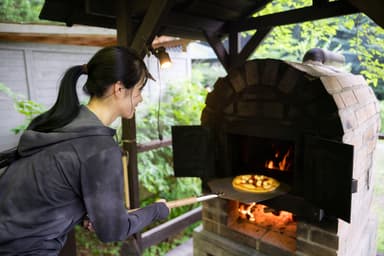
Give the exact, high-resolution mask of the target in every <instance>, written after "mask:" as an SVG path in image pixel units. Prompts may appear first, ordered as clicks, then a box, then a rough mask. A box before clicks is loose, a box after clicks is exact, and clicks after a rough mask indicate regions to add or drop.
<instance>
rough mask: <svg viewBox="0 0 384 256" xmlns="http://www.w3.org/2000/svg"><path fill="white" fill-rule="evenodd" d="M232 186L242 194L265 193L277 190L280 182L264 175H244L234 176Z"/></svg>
mask: <svg viewBox="0 0 384 256" xmlns="http://www.w3.org/2000/svg"><path fill="white" fill-rule="evenodd" d="M232 186H233V187H234V188H235V189H237V190H240V191H243V192H251V193H267V192H271V191H274V190H275V189H276V188H278V187H279V186H280V182H279V181H277V180H276V179H274V178H271V177H268V176H265V175H257V174H246V175H239V176H236V177H235V178H234V179H233V180H232Z"/></svg>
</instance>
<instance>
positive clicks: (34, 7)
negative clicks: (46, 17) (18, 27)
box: [0, 0, 44, 23]
mask: <svg viewBox="0 0 384 256" xmlns="http://www.w3.org/2000/svg"><path fill="white" fill-rule="evenodd" d="M43 4H44V0H0V21H1V22H19V23H24V22H38V21H39V14H40V11H41V8H42V6H43Z"/></svg>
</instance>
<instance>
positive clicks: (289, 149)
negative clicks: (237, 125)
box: [228, 134, 295, 183]
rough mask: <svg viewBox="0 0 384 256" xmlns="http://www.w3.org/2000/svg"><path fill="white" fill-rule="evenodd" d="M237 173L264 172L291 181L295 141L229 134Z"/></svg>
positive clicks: (234, 168) (233, 166)
mask: <svg viewBox="0 0 384 256" xmlns="http://www.w3.org/2000/svg"><path fill="white" fill-rule="evenodd" d="M228 141H229V145H231V146H230V150H231V152H230V155H231V157H232V159H231V160H232V169H233V171H234V174H235V175H241V174H247V173H249V174H263V175H266V176H270V177H274V178H277V179H279V180H282V181H285V182H288V183H291V180H292V177H293V171H294V159H295V155H294V154H295V151H294V145H295V144H294V142H293V141H288V140H279V139H271V138H259V137H254V136H246V135H233V134H230V135H228Z"/></svg>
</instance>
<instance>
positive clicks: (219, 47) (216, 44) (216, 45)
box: [203, 30, 230, 72]
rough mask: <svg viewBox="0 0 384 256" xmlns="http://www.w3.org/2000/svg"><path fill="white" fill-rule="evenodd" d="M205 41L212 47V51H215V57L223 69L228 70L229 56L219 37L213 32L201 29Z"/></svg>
mask: <svg viewBox="0 0 384 256" xmlns="http://www.w3.org/2000/svg"><path fill="white" fill-rule="evenodd" d="M203 33H204V35H205V38H206V39H207V42H208V43H209V45H210V46H211V47H212V49H213V51H214V52H215V53H216V56H217V58H218V59H219V61H220V63H221V64H222V65H223V67H224V68H225V70H226V71H227V72H228V71H229V68H230V66H229V56H228V53H227V51H226V50H225V47H224V45H223V43H222V42H221V41H220V38H219V37H218V36H217V35H216V34H215V33H214V32H208V31H205V30H203Z"/></svg>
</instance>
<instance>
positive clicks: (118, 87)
mask: <svg viewBox="0 0 384 256" xmlns="http://www.w3.org/2000/svg"><path fill="white" fill-rule="evenodd" d="M112 86H113V92H114V94H115V95H122V93H123V91H124V89H125V87H124V85H123V83H122V82H120V81H117V82H116V83H114V84H113V85H112Z"/></svg>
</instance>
